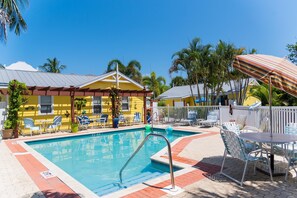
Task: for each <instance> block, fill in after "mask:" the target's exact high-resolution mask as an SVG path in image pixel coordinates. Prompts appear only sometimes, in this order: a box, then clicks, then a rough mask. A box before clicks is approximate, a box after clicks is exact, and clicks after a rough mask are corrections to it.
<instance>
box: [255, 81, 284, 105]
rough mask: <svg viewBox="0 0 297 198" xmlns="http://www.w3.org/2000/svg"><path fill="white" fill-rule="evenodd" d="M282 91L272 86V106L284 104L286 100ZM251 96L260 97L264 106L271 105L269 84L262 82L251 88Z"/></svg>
mask: <svg viewBox="0 0 297 198" xmlns="http://www.w3.org/2000/svg"><path fill="white" fill-rule="evenodd" d="M282 95H283V94H282V93H280V91H279V90H277V89H276V88H274V87H273V88H272V106H284V105H285V104H284V101H283V100H282V99H281V98H282ZM250 96H253V97H255V98H257V99H259V100H260V101H261V103H262V105H263V106H267V105H269V89H268V85H266V84H261V85H258V86H254V87H252V88H251V89H250V95H249V97H250Z"/></svg>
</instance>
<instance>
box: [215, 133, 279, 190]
mask: <svg viewBox="0 0 297 198" xmlns="http://www.w3.org/2000/svg"><path fill="white" fill-rule="evenodd" d="M220 133H221V137H222V140H223V142H224V145H225V151H224V158H223V162H222V166H221V171H220V174H222V175H224V176H226V177H227V178H229V179H231V180H232V181H234V182H236V183H238V184H239V185H240V186H242V184H243V181H244V178H245V175H246V169H247V164H248V162H253V163H254V174H255V173H256V165H257V162H265V163H266V164H267V166H268V167H269V173H270V179H271V181H273V178H272V172H271V168H270V162H269V158H268V152H267V151H266V150H265V151H266V156H267V157H263V155H262V150H260V149H257V150H254V151H251V152H247V149H246V147H245V144H244V142H243V140H242V139H240V138H239V137H238V134H237V133H236V132H233V131H228V130H225V129H221V131H220ZM260 153H261V155H260V156H259V157H258V156H257V155H258V154H260ZM227 155H229V156H231V157H233V158H236V159H239V160H241V161H243V162H245V165H244V169H243V174H242V178H241V181H239V180H237V179H235V178H234V177H232V176H230V175H228V174H226V173H224V172H223V169H224V164H225V160H226V157H227Z"/></svg>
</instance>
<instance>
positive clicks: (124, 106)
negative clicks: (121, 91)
mask: <svg viewBox="0 0 297 198" xmlns="http://www.w3.org/2000/svg"><path fill="white" fill-rule="evenodd" d="M122 110H123V111H129V97H127V96H123V97H122Z"/></svg>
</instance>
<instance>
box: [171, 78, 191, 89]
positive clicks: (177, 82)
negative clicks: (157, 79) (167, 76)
mask: <svg viewBox="0 0 297 198" xmlns="http://www.w3.org/2000/svg"><path fill="white" fill-rule="evenodd" d="M183 85H187V80H186V79H184V78H183V77H181V76H176V77H174V78H172V80H171V83H170V87H174V86H183Z"/></svg>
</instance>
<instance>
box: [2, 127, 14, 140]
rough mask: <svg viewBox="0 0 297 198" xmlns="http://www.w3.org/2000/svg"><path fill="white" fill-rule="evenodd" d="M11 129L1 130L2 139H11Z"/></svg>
mask: <svg viewBox="0 0 297 198" xmlns="http://www.w3.org/2000/svg"><path fill="white" fill-rule="evenodd" d="M12 132H13V129H3V130H2V139H9V138H12Z"/></svg>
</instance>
